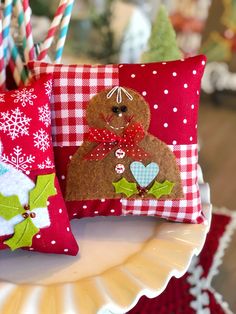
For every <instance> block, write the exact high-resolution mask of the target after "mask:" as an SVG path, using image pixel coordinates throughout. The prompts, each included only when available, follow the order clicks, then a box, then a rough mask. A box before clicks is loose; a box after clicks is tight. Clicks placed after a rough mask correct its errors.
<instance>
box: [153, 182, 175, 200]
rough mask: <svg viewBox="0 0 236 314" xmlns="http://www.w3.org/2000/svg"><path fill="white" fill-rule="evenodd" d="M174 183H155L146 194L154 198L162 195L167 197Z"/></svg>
mask: <svg viewBox="0 0 236 314" xmlns="http://www.w3.org/2000/svg"><path fill="white" fill-rule="evenodd" d="M174 185H175V183H173V182H170V181H168V180H165V181H164V182H163V183H160V182H157V181H155V182H154V184H153V186H152V187H151V189H150V190H149V191H148V194H152V195H154V196H155V197H156V198H160V197H161V196H163V195H169V194H170V193H171V192H172V190H173V187H174Z"/></svg>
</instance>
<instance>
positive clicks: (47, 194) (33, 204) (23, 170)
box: [0, 75, 78, 255]
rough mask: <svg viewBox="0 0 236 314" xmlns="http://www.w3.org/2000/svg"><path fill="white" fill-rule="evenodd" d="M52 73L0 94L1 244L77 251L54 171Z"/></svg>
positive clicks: (11, 247) (60, 252)
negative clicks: (28, 84)
mask: <svg viewBox="0 0 236 314" xmlns="http://www.w3.org/2000/svg"><path fill="white" fill-rule="evenodd" d="M51 90H52V77H51V75H44V76H43V77H42V78H41V79H40V80H39V81H36V82H34V83H33V84H32V85H31V86H27V87H23V88H20V89H18V90H14V91H9V92H5V93H1V94H0V103H1V110H0V249H6V248H9V249H11V250H16V249H19V248H24V249H28V250H31V251H33V250H35V251H39V252H45V253H58V254H69V255H76V254H77V252H78V246H77V242H76V241H75V239H74V237H73V234H72V232H71V230H70V224H69V219H68V214H67V210H66V207H65V203H64V200H63V197H62V194H61V191H60V187H59V183H58V180H57V178H56V176H55V169H54V159H53V158H54V156H53V149H52V141H51V109H50V97H51Z"/></svg>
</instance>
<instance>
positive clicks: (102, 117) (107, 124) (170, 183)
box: [29, 56, 206, 223]
mask: <svg viewBox="0 0 236 314" xmlns="http://www.w3.org/2000/svg"><path fill="white" fill-rule="evenodd" d="M205 62H206V59H205V57H204V56H197V57H193V58H189V59H185V60H179V61H172V62H162V63H150V64H120V65H98V66H92V65H60V64H57V65H52V64H47V63H40V62H32V63H30V64H29V66H30V68H31V69H32V71H33V73H34V75H35V77H39V76H40V75H41V74H44V73H53V77H54V87H53V91H52V95H53V97H52V111H53V114H52V124H53V144H54V152H55V155H56V169H57V174H58V176H59V180H60V184H61V187H62V190H63V193H64V196H65V199H66V204H67V208H68V212H69V216H70V217H71V218H73V217H74V218H76V217H77V218H82V217H88V216H89V217H90V216H99V215H105V216H108V215H117V216H119V215H149V216H158V217H162V218H166V219H170V220H174V221H180V222H190V223H201V222H202V221H203V220H204V218H203V216H202V212H201V201H200V195H199V187H198V183H197V161H198V147H197V117H198V105H199V93H200V83H201V78H202V75H203V72H204V67H205Z"/></svg>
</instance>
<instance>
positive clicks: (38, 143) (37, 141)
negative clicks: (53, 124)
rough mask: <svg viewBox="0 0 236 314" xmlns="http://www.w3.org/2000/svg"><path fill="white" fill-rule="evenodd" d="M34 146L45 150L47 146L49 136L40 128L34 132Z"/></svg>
mask: <svg viewBox="0 0 236 314" xmlns="http://www.w3.org/2000/svg"><path fill="white" fill-rule="evenodd" d="M33 135H34V147H37V148H38V149H40V150H42V151H43V152H45V151H46V150H47V149H48V148H49V136H48V134H47V132H45V130H43V129H40V130H39V131H38V132H35V133H34V134H33Z"/></svg>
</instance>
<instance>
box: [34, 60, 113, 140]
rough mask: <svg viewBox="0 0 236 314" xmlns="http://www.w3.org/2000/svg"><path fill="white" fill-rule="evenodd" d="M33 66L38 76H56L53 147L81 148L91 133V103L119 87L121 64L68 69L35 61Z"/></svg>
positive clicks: (53, 106)
mask: <svg viewBox="0 0 236 314" xmlns="http://www.w3.org/2000/svg"><path fill="white" fill-rule="evenodd" d="M33 65H34V70H35V74H36V77H37V76H38V77H39V76H40V75H41V74H42V73H53V77H54V88H53V91H52V99H51V102H52V137H53V145H54V146H80V145H81V144H82V143H83V140H84V134H85V133H86V132H87V131H88V126H87V124H86V122H85V109H86V106H87V104H88V101H89V100H90V99H91V97H92V96H94V95H95V94H97V93H99V92H100V91H102V90H103V89H106V88H109V87H112V86H115V85H118V84H119V80H118V65H100V66H99V65H98V66H92V65H68V66H66V65H60V64H56V65H50V64H47V63H41V62H33ZM38 71H40V75H39V73H38Z"/></svg>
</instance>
